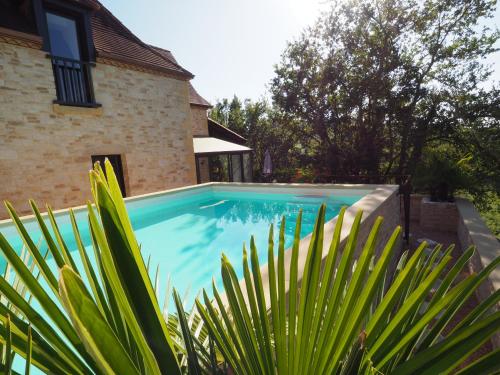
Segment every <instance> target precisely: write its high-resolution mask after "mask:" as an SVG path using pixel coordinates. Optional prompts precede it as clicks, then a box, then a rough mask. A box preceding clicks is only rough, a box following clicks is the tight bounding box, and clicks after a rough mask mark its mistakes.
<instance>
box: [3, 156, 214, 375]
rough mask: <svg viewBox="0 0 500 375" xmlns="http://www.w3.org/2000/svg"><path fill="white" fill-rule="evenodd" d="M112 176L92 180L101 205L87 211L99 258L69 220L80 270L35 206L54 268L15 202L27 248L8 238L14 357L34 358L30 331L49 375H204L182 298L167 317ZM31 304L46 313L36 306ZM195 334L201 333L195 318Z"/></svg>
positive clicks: (204, 356)
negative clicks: (188, 373) (188, 372)
mask: <svg viewBox="0 0 500 375" xmlns="http://www.w3.org/2000/svg"><path fill="white" fill-rule="evenodd" d="M106 172H107V176H108V178H107V179H106V177H105V174H104V172H103V170H102V169H101V168H100V166H98V165H97V166H96V168H95V170H94V171H92V172H91V175H90V179H91V187H92V193H93V196H94V200H95V208H94V207H92V206H91V205H90V203H89V204H88V223H89V228H90V232H91V240H92V247H93V250H94V254H93V255H94V256H93V259H92V255H91V254H88V253H87V251H86V249H85V248H84V244H83V241H82V238H81V235H80V230H79V228H78V226H77V223H76V219H75V215H74V213H73V212H72V211H71V212H70V218H71V223H72V225H73V233H74V238H75V240H76V246H77V247H78V252H79V256H80V259H81V264H82V267H80V268H79V267H77V262H76V261H75V259H76V258H74V256H75V253H74V252H73V253H72V252H71V251H70V249H69V248H68V245H67V244H66V242H65V241H64V240H63V238H62V235H61V233H60V231H59V227H58V225H57V222H56V219H55V217H54V215H53V214H52V212H51V210H50V209H49V210H48V218H49V221H50V225H49V226H48V225H47V223H46V222H45V220H44V219H43V218H42V216H41V214H40V211H39V209H38V208H37V206H36V205H35V204H34V203H33V202H31V206H32V209H33V213H34V214H35V217H36V219H37V222H38V225H39V228H40V231H41V232H42V233H43V240H44V242H45V243H46V244H47V247H48V253H50V256H51V257H52V258H53V259H52V261H53V262H55V263H56V267H55V268H56V269H55V270H54V267H51V266H50V263H49V262H47V260H46V258H47V254H42V252H41V248H40V246H38V245H37V244H35V240H34V239H32V238H30V236H29V234H28V232H27V229H26V227H25V226H24V225H23V223H22V222H21V220H20V219H19V217H18V215H17V214H16V212H15V211H14V209H13V208H12V206H11V205H10V204H8V203H7V209H8V211H9V213H10V215H11V217H12V220H13V222H14V223H15V225H16V227H17V229H18V232H19V235H20V236H21V238H22V240H23V242H24V248H25V249H27V251H23V253H22V254H21V255H18V254H17V253H16V251H15V250H14V249H13V248H12V247H11V246H10V245H9V243H8V242H7V241H6V239H5V237H4V236H3V235H2V234H0V248H1V250H2V252H3V254H4V255H5V258H6V259H7V260H8V266H7V270H6V273H5V275H4V277H3V278H0V293H1V295H2V301H1V302H2V303H1V304H0V315H1V318H2V322H3V323H4V324H3V325H2V327H3V328H4V330H6V328H5V327H6V325H5V321H6V319H7V318H6V317H10V327H11V336H12V344H11V347H12V350H13V351H14V352H16V353H18V354H19V355H21V356H22V357H24V358H26V356H27V349H26V348H27V345H26V341H27V330H28V323H30V324H31V325H32V327H33V338H32V356H31V363H32V364H33V365H35V366H36V367H38V368H40V369H41V370H42V371H44V372H46V373H70V374H89V373H95V374H110V373H116V374H160V373H163V374H180V373H181V372H182V371H183V370H184V369H185V368H187V367H188V366H189V367H193V368H196V370H197V371H198V372H194V371H193V372H192V373H201V369H202V365H200V362H201V363H203V365H204V366H205V367H211V366H212V364H211V363H210V362H209V360H208V359H209V358H210V356H209V353H208V352H207V351H206V350H205V349H204V348H202V347H201V346H202V345H201V344H200V343H199V342H198V341H196V337H195V336H194V335H192V336H191V332H189V334H190V347H191V348H197V353H194V354H193V355H191V356H190V358H189V359H190V361H187V360H186V358H185V346H184V344H183V341H182V340H181V338H182V333H181V332H180V331H181V330H184V329H186V327H187V322H186V316H185V313H184V310H183V308H182V304H181V303H180V298H179V297H178V296H177V295H175V298H174V299H175V302H176V304H177V307H178V308H179V310H178V311H179V313H178V314H177V316H168V315H167V314H164V311H162V309H161V308H160V305H159V303H158V300H157V295H156V290H155V288H154V287H153V284H152V282H151V279H150V277H149V274H148V267H147V266H146V264H145V262H144V261H143V258H142V255H141V251H140V247H139V244H138V243H137V241H136V238H135V235H134V233H133V230H132V226H131V224H130V220H129V217H128V214H127V212H126V208H125V204H124V201H123V199H122V197H121V193H120V189H119V186H118V183H117V180H116V177H115V175H114V172H113V170H112V167H111V164H110V163H109V162H107V163H106ZM71 250H73V249H71ZM93 261H95V263H93ZM94 264H96V266H94ZM12 271H15V273H14V272H12ZM12 273H14V277H12ZM84 280H85V282H84ZM32 298H33V299H34V300H36V303H38V304H39V305H40V308H41V309H42V310H43V315H42V314H41V311H40V310H39V309H37V308H35V307H33V305H32V302H33V301H32ZM61 306H62V307H63V308H61ZM165 315H166V316H165ZM198 323H199V320H198ZM198 325H199V324H198ZM191 327H193V328H196V327H194V326H193V324H192V319H191ZM199 331H201V330H199ZM198 333H199V332H198ZM185 334H186V332H185ZM4 337H5V335H4ZM2 342H7V340H4V339H2ZM8 352H10V350H9V351H8ZM193 360H196V363H195V365H196V366H195V365H193V364H192V363H191V362H192V361H193ZM198 360H199V362H198ZM203 361H204V362H203Z"/></svg>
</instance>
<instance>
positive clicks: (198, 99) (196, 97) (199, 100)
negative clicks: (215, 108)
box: [189, 82, 212, 108]
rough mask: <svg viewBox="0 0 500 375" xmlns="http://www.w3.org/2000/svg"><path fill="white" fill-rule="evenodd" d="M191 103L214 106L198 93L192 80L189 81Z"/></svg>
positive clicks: (208, 106)
mask: <svg viewBox="0 0 500 375" xmlns="http://www.w3.org/2000/svg"><path fill="white" fill-rule="evenodd" d="M189 104H193V105H198V106H200V107H207V108H212V104H210V103H209V102H208V101H206V100H205V99H204V98H203V97H202V96H201V95H200V94H198V92H197V91H196V90H195V88H194V87H193V85H192V84H191V82H189Z"/></svg>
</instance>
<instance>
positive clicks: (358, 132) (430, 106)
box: [271, 0, 500, 174]
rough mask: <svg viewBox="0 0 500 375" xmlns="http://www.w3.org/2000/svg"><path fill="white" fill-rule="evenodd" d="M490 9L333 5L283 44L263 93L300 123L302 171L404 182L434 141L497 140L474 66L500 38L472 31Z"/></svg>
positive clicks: (434, 2)
mask: <svg viewBox="0 0 500 375" xmlns="http://www.w3.org/2000/svg"><path fill="white" fill-rule="evenodd" d="M495 5H496V1H490V0H475V1H470V0H450V1H439V0H427V1H418V0H410V1H402V0H376V1H368V0H350V1H345V2H342V3H335V5H333V6H332V9H331V11H330V12H329V13H328V14H326V15H325V16H323V17H322V18H321V19H320V20H319V21H318V22H317V24H316V25H315V26H314V27H312V28H310V29H308V30H306V31H305V32H304V33H303V34H302V36H301V37H300V38H299V39H298V40H297V41H295V42H292V43H289V45H288V47H287V49H286V50H285V52H284V54H283V57H282V61H281V63H280V64H279V65H278V66H277V67H276V76H275V78H274V79H273V81H272V84H271V93H272V98H273V101H274V104H275V106H276V107H277V108H276V109H277V110H278V111H281V112H284V113H288V114H289V115H291V116H293V117H295V119H296V121H297V122H298V123H299V124H300V127H301V131H300V133H301V136H302V137H303V146H304V147H305V148H306V149H307V152H306V154H307V155H310V158H309V160H308V163H309V164H310V165H313V166H314V167H315V168H316V169H318V166H322V167H325V168H326V169H327V170H328V171H329V172H330V173H332V174H359V173H361V174H389V173H398V174H412V173H414V171H415V168H416V166H417V164H418V163H419V161H420V159H421V157H422V153H423V151H424V149H425V146H426V144H427V143H428V142H429V141H430V140H432V139H433V138H436V137H443V135H446V136H448V137H454V136H456V137H457V139H456V142H459V140H460V139H462V140H461V142H462V143H463V140H464V139H467V138H468V137H469V136H471V135H474V137H479V138H481V137H483V134H484V133H488V134H489V133H491V132H492V131H495V129H496V131H497V134H498V128H499V124H500V118H499V116H498V110H497V111H496V113H495V111H494V110H493V109H494V108H498V103H495V101H494V100H492V98H495V95H496V98H498V91H497V90H496V89H495V88H492V89H491V90H489V91H487V90H485V89H481V87H482V86H481V84H482V83H483V82H484V81H485V80H487V79H488V77H489V76H490V71H489V70H488V68H487V67H485V66H484V65H483V64H482V63H481V59H482V58H484V57H485V56H487V55H488V54H490V53H492V52H493V51H495V47H494V44H495V42H496V41H497V40H498V38H499V33H498V31H496V30H495V31H491V30H489V29H488V28H486V27H481V26H480V24H481V21H482V20H483V19H485V18H488V17H492V15H493V13H494V10H495ZM461 101H462V102H463V101H465V103H468V105H467V109H468V111H467V112H464V111H461V110H457V107H456V106H457V104H458V103H460V102H461ZM495 105H496V107H495ZM477 134H481V135H477ZM476 143H477V142H476ZM477 150H478V151H480V154H481V155H478V158H487V152H486V153H483V152H482V150H480V149H479V148H477ZM484 151H486V150H484ZM492 160H494V161H495V160H496V166H497V167H498V166H499V164H498V157H496V158H493V159H492ZM490 162H491V159H490ZM497 169H498V168H497Z"/></svg>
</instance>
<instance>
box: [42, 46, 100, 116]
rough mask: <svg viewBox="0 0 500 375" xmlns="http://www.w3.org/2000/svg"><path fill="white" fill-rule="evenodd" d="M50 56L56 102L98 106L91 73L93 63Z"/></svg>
mask: <svg viewBox="0 0 500 375" xmlns="http://www.w3.org/2000/svg"><path fill="white" fill-rule="evenodd" d="M49 57H50V59H51V61H52V68H53V71H54V79H55V82H56V91H57V101H56V102H57V103H59V104H65V105H76V106H86V107H93V106H96V102H95V98H94V90H93V86H92V75H91V66H93V63H90V62H85V61H80V60H73V59H69V58H66V57H58V56H51V55H50V56H49Z"/></svg>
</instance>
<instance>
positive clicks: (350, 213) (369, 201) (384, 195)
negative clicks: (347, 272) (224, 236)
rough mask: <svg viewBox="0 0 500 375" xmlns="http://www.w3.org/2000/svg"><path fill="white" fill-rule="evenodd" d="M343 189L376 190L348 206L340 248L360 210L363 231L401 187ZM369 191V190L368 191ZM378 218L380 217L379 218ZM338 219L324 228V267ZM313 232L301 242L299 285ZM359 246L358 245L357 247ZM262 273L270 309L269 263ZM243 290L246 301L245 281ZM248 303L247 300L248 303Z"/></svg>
mask: <svg viewBox="0 0 500 375" xmlns="http://www.w3.org/2000/svg"><path fill="white" fill-rule="evenodd" d="M281 185H282V186H284V185H285V186H290V185H300V186H302V185H311V186H318V187H321V186H323V188H325V187H327V188H328V187H330V188H332V187H334V186H335V187H336V186H338V185H336V184H321V185H317V184H314V185H312V184H281ZM263 186H268V185H267V184H263ZM342 186H343V187H344V188H353V187H357V188H361V187H364V188H368V187H370V188H371V189H373V190H372V191H371V192H370V193H368V194H366V195H365V196H364V197H363V198H361V199H360V200H358V201H357V202H355V203H354V204H353V205H351V206H349V207H348V208H347V209H346V211H345V214H344V220H343V224H342V230H341V234H340V246H343V245H344V244H345V243H346V241H347V238H348V236H349V233H350V230H351V227H352V224H353V223H354V219H355V217H356V214H357V213H358V211H359V210H362V211H363V217H362V219H361V223H360V228H362V227H363V224H365V223H367V222H369V221H371V220H374V216H375V215H376V214H377V212H378V211H379V210H380V209H381V208H382V205H383V204H384V203H385V202H388V201H389V199H391V198H393V197H394V196H395V195H397V194H398V191H399V186H398V185H346V184H343V185H342ZM366 190H368V189H366ZM377 216H378V215H377ZM337 220H338V215H337V216H335V217H334V218H333V219H331V220H329V221H328V222H326V223H325V225H324V236H323V254H322V257H321V262H322V264H324V262H325V261H326V257H327V255H328V250H329V247H330V243H331V240H332V237H333V233H334V231H335V226H336V224H337ZM394 229H395V228H389V231H391V232H392V231H393V230H394ZM311 237H312V233H310V234H308V235H307V236H305V237H304V238H302V239H301V240H300V242H299V255H298V272H297V275H298V283H299V285H300V283H301V281H302V276H303V274H304V268H305V263H306V259H307V251H308V248H309V243H310V241H311ZM400 241H401V236H400ZM359 245H360V243H359V242H358V247H359ZM257 250H258V251H266V253H267V251H268V250H267V249H257ZM289 250H291V247H289V248H287V249H285V259H284V261H285V292H286V293H287V294H288V288H289V284H290V278H289V273H290V262H291V258H292V252H291V251H289ZM274 253H275V254H276V256H275V257H274V264H275V270H277V263H278V256H277V255H278V252H277V248H275V250H274ZM260 272H261V277H262V286H263V290H264V297H265V301H266V306H267V307H268V308H269V307H270V295H269V273H268V266H267V262H266V264H264V265H261V266H260ZM240 287H241V289H242V292H243V296H244V298H245V300H246V299H247V291H246V283H245V280H244V279H242V280H240ZM220 295H221V299H222V302H223V304H224V305H227V304H228V300H227V297H226V293H224V292H222V293H220ZM247 302H248V301H247Z"/></svg>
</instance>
